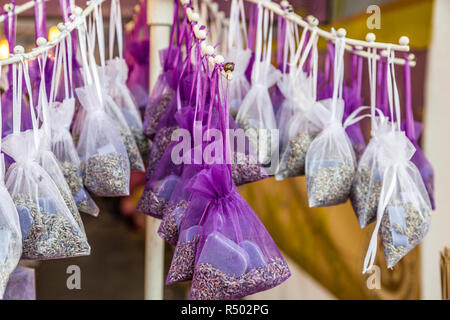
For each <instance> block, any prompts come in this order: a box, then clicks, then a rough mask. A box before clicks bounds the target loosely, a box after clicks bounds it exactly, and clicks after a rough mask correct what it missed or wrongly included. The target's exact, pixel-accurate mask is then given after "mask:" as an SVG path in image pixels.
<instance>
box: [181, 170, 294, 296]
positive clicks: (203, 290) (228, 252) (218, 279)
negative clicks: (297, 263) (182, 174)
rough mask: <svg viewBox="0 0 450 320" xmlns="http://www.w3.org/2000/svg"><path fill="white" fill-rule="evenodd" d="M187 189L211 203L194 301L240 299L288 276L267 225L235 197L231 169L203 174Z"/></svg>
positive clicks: (198, 252)
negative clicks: (266, 227)
mask: <svg viewBox="0 0 450 320" xmlns="http://www.w3.org/2000/svg"><path fill="white" fill-rule="evenodd" d="M189 189H190V190H191V192H192V193H193V194H194V195H195V196H197V197H199V198H203V199H205V200H207V201H208V203H207V205H206V210H205V211H204V213H203V215H202V219H201V222H200V223H199V225H200V227H201V229H197V231H196V233H198V237H199V239H198V246H197V250H196V257H195V267H194V273H193V279H192V287H191V294H190V298H191V299H196V300H212V299H240V298H242V297H244V296H247V295H250V294H254V293H256V292H260V291H264V290H267V289H270V288H273V287H275V286H277V285H279V284H281V283H282V282H283V281H285V280H286V279H287V278H288V277H289V276H290V271H289V268H288V265H287V263H286V261H285V260H284V258H283V257H282V255H281V253H280V251H279V250H278V248H277V247H276V245H275V243H274V242H273V240H272V238H271V237H270V235H269V233H268V232H267V230H266V229H265V227H264V225H263V224H262V223H261V221H260V220H259V219H258V217H257V216H256V214H255V213H254V212H253V210H252V208H251V207H250V206H249V205H248V204H247V203H246V202H245V200H244V199H243V198H242V197H241V196H240V195H239V193H238V192H237V190H236V187H235V186H234V184H233V182H232V178H231V170H230V167H229V166H227V165H213V166H211V168H209V169H205V170H203V171H201V172H200V173H199V174H198V175H196V176H195V177H194V178H193V183H192V185H191V187H190V188H189Z"/></svg>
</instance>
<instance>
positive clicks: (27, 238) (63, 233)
mask: <svg viewBox="0 0 450 320" xmlns="http://www.w3.org/2000/svg"><path fill="white" fill-rule="evenodd" d="M13 200H14V203H15V205H16V208H17V211H18V213H19V219H20V225H21V230H22V242H23V251H22V258H23V259H34V260H46V259H58V258H68V257H75V256H83V255H88V254H89V253H90V247H89V244H88V243H87V241H86V237H85V236H84V234H83V233H82V231H81V229H80V228H79V227H77V226H75V225H74V224H73V223H72V221H71V220H70V219H68V218H66V217H64V216H62V215H60V214H57V213H56V205H55V203H54V202H53V200H52V199H49V198H41V199H39V203H38V204H36V203H35V202H34V201H33V200H31V199H30V198H29V196H27V195H25V194H18V195H16V196H15V197H14V199H13Z"/></svg>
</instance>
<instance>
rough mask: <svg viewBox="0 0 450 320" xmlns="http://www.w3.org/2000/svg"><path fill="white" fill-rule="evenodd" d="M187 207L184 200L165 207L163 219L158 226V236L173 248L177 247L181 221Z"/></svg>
mask: <svg viewBox="0 0 450 320" xmlns="http://www.w3.org/2000/svg"><path fill="white" fill-rule="evenodd" d="M187 207H188V202H187V201H185V200H181V201H178V202H177V203H175V204H171V205H169V206H167V209H166V212H165V214H164V217H163V219H162V221H161V224H160V225H159V228H158V234H159V236H160V237H161V238H163V239H164V240H166V241H167V242H168V243H170V244H171V245H173V246H176V245H177V241H178V235H179V232H180V226H181V222H182V221H183V218H184V215H185V212H186V208H187Z"/></svg>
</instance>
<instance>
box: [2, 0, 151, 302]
mask: <svg viewBox="0 0 450 320" xmlns="http://www.w3.org/2000/svg"><path fill="white" fill-rule="evenodd" d="M110 3H111V10H110V28H109V57H110V58H109V60H106V58H105V44H104V42H105V41H104V31H103V16H102V8H101V4H98V5H96V6H95V7H94V10H93V13H92V14H90V15H88V16H87V17H82V16H75V15H72V14H71V12H70V2H69V1H66V0H61V1H60V5H61V10H62V13H63V18H64V21H65V22H69V21H71V20H73V19H75V21H76V22H77V28H76V30H74V32H66V34H65V38H64V39H63V40H62V41H60V42H59V43H58V44H57V45H56V46H55V47H53V48H51V49H48V50H46V51H45V52H44V53H43V54H41V55H40V56H38V57H37V58H36V59H32V60H30V59H29V58H28V57H27V55H26V54H21V53H17V55H19V58H20V59H19V60H20V61H19V62H18V63H15V64H12V65H11V66H9V68H8V67H4V72H3V73H2V76H3V77H5V78H6V80H7V84H8V86H7V87H6V88H5V89H6V91H5V92H4V93H3V95H2V99H1V102H2V105H1V108H2V112H1V116H2V119H1V121H0V124H1V131H2V137H3V139H2V140H1V150H2V152H3V153H2V154H1V163H0V172H1V175H0V176H1V179H0V196H1V198H2V201H0V298H1V297H2V296H3V294H4V291H5V288H6V285H7V283H8V279H9V276H10V275H11V273H12V272H13V271H14V269H15V268H16V266H17V263H18V262H19V259H21V258H22V259H33V260H47V259H60V258H70V257H76V256H85V255H89V254H90V250H91V248H90V245H89V243H88V240H87V237H86V233H85V230H84V226H83V222H82V219H81V216H80V212H84V213H87V214H90V215H92V216H97V215H98V214H99V208H98V207H97V205H96V204H95V202H94V200H93V199H92V197H91V194H92V195H94V196H102V197H118V196H125V195H128V194H129V181H130V171H141V172H144V170H145V167H144V159H146V157H147V156H148V154H149V152H150V146H151V142H150V140H149V139H148V138H147V137H146V136H145V134H144V131H143V123H142V118H141V114H140V112H139V109H138V106H137V104H136V102H135V99H134V97H133V95H132V93H131V92H130V90H129V89H128V87H127V85H126V82H127V78H128V69H127V65H126V62H125V60H124V58H123V56H122V51H123V44H122V43H123V40H122V25H121V11H120V2H119V0H111V2H110ZM42 4H45V3H44V2H43V3H42ZM39 8H40V9H39V10H42V12H41V13H40V14H38V15H36V16H40V17H45V5H44V6H39ZM15 20H16V16H15V15H14V14H13V15H11V14H5V34H6V35H7V38H8V42H9V44H10V48H11V52H10V53H11V54H14V51H13V48H14V45H13V44H14V43H15V30H14V29H15V24H16V21H15ZM11 26H12V27H11ZM45 32H46V27H45V19H43V20H38V19H36V40H37V39H38V38H40V37H45V36H46V34H45ZM62 32H64V31H62ZM116 39H117V47H118V56H116V57H115V56H114V49H115V47H114V42H115V40H116ZM37 42H39V41H37ZM96 51H97V52H98V55H99V56H100V65H97V62H96V59H95V54H96ZM5 69H6V70H5ZM4 157H5V158H7V159H5V158H4ZM5 160H6V161H5Z"/></svg>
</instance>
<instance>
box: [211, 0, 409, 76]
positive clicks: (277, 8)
mask: <svg viewBox="0 0 450 320" xmlns="http://www.w3.org/2000/svg"><path fill="white" fill-rule="evenodd" d="M245 1H247V2H251V3H255V4H258V3H260V4H261V5H262V6H263V7H265V8H267V9H268V10H270V11H272V12H274V13H275V14H277V15H279V16H282V17H284V18H285V19H286V20H289V21H292V22H294V23H295V24H297V25H299V26H300V27H302V28H306V29H309V30H312V29H314V28H316V30H317V34H318V35H319V36H320V37H322V38H324V39H327V40H328V41H333V42H334V41H335V40H336V37H339V36H345V35H346V33H347V31H346V30H345V29H343V28H341V29H339V30H337V34H336V35H334V34H333V33H331V32H328V31H325V30H323V29H320V28H318V25H319V19H317V18H316V17H314V16H311V15H310V16H308V17H307V18H306V19H304V18H302V17H301V16H299V15H297V14H295V13H294V11H293V9H292V6H291V5H290V4H289V1H286V0H283V1H281V3H280V4H278V3H275V2H272V1H269V0H245ZM203 2H204V3H205V4H206V5H207V6H208V8H209V10H210V11H211V12H212V14H214V15H216V16H218V18H219V19H220V21H221V22H222V23H223V25H224V26H226V25H227V24H228V22H227V21H226V19H223V16H224V15H223V12H221V11H219V6H218V4H217V2H215V1H213V0H203ZM375 40H376V37H375V34H374V33H368V34H367V35H366V41H362V40H355V39H351V38H346V45H345V49H346V50H347V51H349V52H352V53H354V54H356V55H358V56H362V57H364V58H372V57H375V59H376V60H379V59H380V55H375V56H374V55H373V54H371V53H369V52H367V51H364V50H363V49H364V48H375V49H379V50H381V52H380V53H381V56H382V57H386V56H387V50H388V49H389V48H390V49H391V50H393V51H398V52H409V51H410V47H409V42H410V41H409V38H408V37H406V36H402V37H400V39H399V44H392V43H383V42H376V41H375ZM408 60H409V61H408V63H409V65H410V66H411V67H415V66H416V61H415V56H414V54H410V55H409V57H408ZM393 62H394V63H395V64H396V65H404V64H405V59H403V58H395V59H394V61H393Z"/></svg>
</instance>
